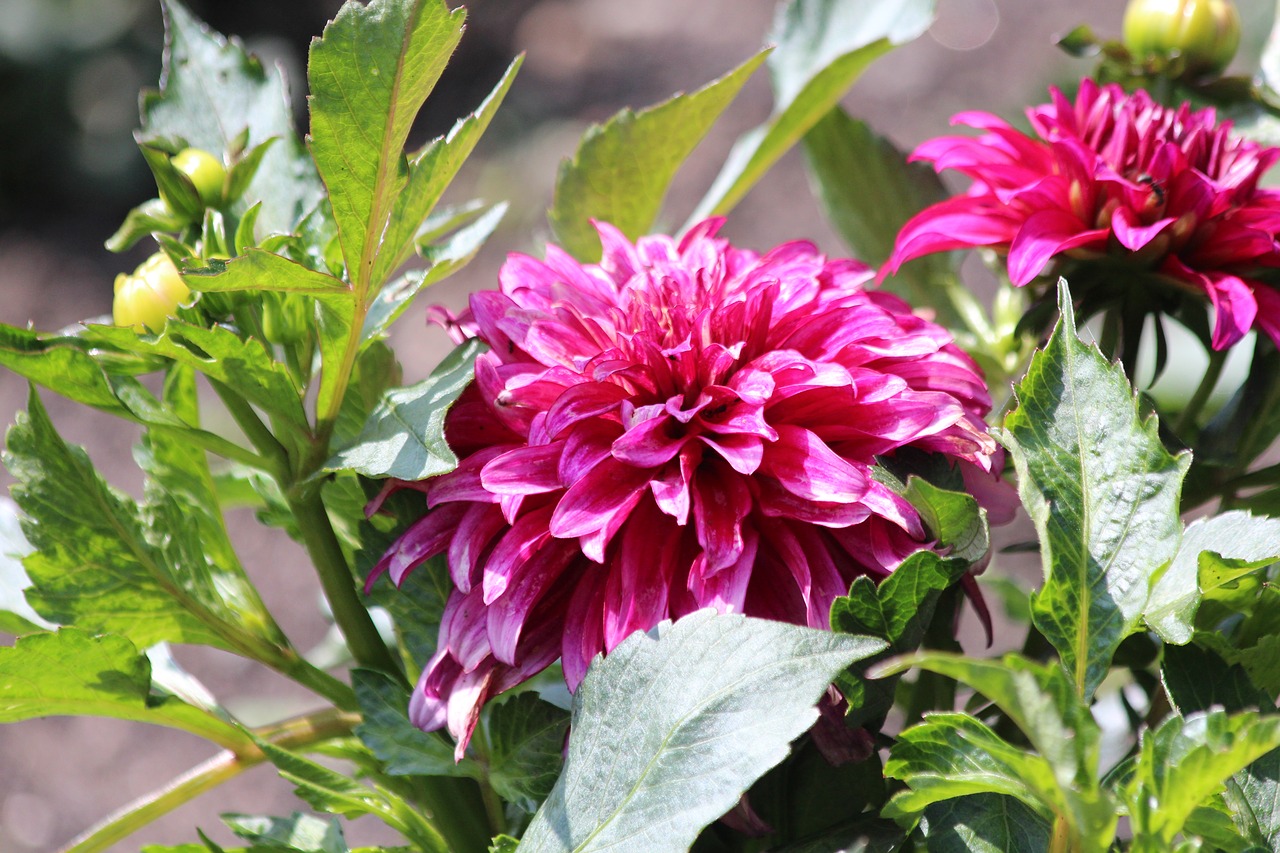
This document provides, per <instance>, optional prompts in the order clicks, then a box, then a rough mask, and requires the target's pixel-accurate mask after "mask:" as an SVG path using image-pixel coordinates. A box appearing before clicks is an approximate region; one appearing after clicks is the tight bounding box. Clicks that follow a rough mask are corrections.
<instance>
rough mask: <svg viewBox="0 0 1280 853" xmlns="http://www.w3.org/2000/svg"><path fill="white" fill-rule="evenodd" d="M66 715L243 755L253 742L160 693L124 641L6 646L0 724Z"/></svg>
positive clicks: (27, 641)
mask: <svg viewBox="0 0 1280 853" xmlns="http://www.w3.org/2000/svg"><path fill="white" fill-rule="evenodd" d="M63 715H66V716H71V715H75V716H87V717H89V716H91V717H111V718H114V719H118V720H136V721H138V722H143V723H151V724H153V725H158V726H168V727H170V728H175V729H181V730H183V731H186V732H191V733H193V734H196V735H199V736H200V737H203V738H208V739H209V740H212V741H214V742H215V743H217V744H219V745H220V746H223V747H225V748H227V749H232V750H237V751H243V750H246V749H248V748H250V747H251V746H252V743H253V741H252V739H251V738H250V737H249V735H248V734H247V733H245V732H244V731H243V730H241V729H240V728H239V727H238V726H236V725H234V724H232V723H230V722H228V721H227V720H224V719H222V718H220V717H218V716H216V715H214V714H212V713H209V712H208V711H205V710H202V709H200V708H196V707H194V706H192V705H188V704H187V703H185V702H183V701H181V700H179V699H177V698H175V697H173V696H168V695H161V694H157V693H156V692H155V691H153V690H152V685H151V664H150V663H149V662H148V661H147V658H146V655H143V654H141V653H140V652H139V651H138V648H137V646H135V645H134V644H133V643H131V642H129V640H128V639H126V638H124V637H121V636H118V635H115V634H103V635H100V636H94V635H92V634H90V633H88V632H86V631H81V630H78V629H76V628H62V629H60V630H59V631H58V632H57V633H52V634H50V633H43V634H32V635H30V636H27V637H22V638H20V639H19V640H18V641H17V644H16V645H14V646H11V647H9V648H0V723H12V722H17V721H19V720H30V719H35V718H38V717H50V716H63Z"/></svg>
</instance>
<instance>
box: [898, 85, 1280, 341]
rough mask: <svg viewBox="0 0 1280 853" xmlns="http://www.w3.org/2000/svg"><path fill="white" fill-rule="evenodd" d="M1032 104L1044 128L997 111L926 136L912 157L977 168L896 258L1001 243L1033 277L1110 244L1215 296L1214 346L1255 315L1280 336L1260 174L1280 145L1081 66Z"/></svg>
mask: <svg viewBox="0 0 1280 853" xmlns="http://www.w3.org/2000/svg"><path fill="white" fill-rule="evenodd" d="M1051 94H1052V102H1051V103H1048V104H1044V105H1042V106H1039V107H1034V108H1032V109H1030V110H1028V111H1027V116H1028V118H1029V119H1030V121H1031V127H1032V130H1033V135H1027V134H1025V133H1023V132H1021V131H1019V130H1016V129H1014V128H1013V127H1011V126H1010V125H1008V124H1007V123H1005V122H1004V121H1002V120H1000V119H999V118H996V117H995V116H993V115H990V114H988V113H979V112H967V113H961V114H959V115H957V116H955V117H954V118H953V120H952V121H953V123H955V124H962V125H967V126H969V127H973V128H977V129H979V130H982V131H984V132H983V133H982V135H980V136H978V137H962V136H947V137H942V138H939V139H934V140H930V141H928V142H925V143H924V144H923V145H921V146H920V147H919V148H917V149H916V150H915V152H914V153H913V154H912V159H913V160H924V161H927V162H931V163H933V165H934V168H935V169H937V170H938V171H939V172H941V171H943V170H944V169H954V170H956V171H958V172H960V173H961V174H963V175H967V176H968V177H970V178H972V179H973V185H972V186H971V187H970V188H969V191H968V192H967V193H966V194H965V195H963V196H958V197H956V198H952V199H948V200H947V201H944V202H940V203H938V204H935V205H933V206H931V207H928V208H926V209H925V210H923V211H921V212H920V213H919V214H917V215H916V216H915V217H914V218H912V219H911V220H910V221H909V222H908V223H907V224H906V225H905V226H904V227H903V229H902V231H901V233H900V234H899V235H898V240H897V245H896V247H895V249H894V252H893V255H892V256H891V257H890V258H889V261H888V263H887V264H886V265H885V270H884V272H886V273H891V272H896V271H897V269H898V268H899V267H900V266H901V265H902V264H904V263H906V262H907V261H910V260H912V259H913V258H918V257H920V256H921V255H927V254H929V253H931V252H940V251H947V250H951V249H966V248H974V247H977V246H989V247H992V248H995V249H998V250H1001V251H1005V252H1007V253H1008V267H1009V277H1010V279H1011V280H1012V281H1013V283H1014V284H1016V285H1024V284H1027V283H1028V282H1030V281H1031V280H1032V279H1034V278H1035V277H1036V276H1038V275H1041V274H1042V273H1045V272H1046V270H1047V268H1048V267H1049V265H1050V261H1051V260H1052V259H1054V258H1055V257H1058V256H1062V255H1067V256H1070V257H1073V258H1086V259H1088V258H1098V257H1100V256H1106V257H1107V258H1108V259H1110V260H1111V261H1119V262H1120V263H1121V264H1122V265H1123V266H1126V267H1127V268H1128V269H1130V270H1136V271H1151V272H1154V273H1156V274H1158V275H1159V276H1161V277H1162V278H1164V279H1166V280H1168V281H1169V282H1170V283H1172V284H1174V285H1176V286H1179V287H1181V288H1182V289H1187V290H1191V291H1194V292H1197V293H1199V294H1202V295H1204V296H1207V297H1208V298H1209V301H1210V302H1211V303H1212V304H1213V306H1214V309H1215V313H1216V321H1215V327H1214V330H1213V347H1214V348H1215V349H1224V348H1226V347H1229V346H1231V345H1232V344H1234V343H1235V342H1236V341H1238V340H1240V338H1241V337H1242V336H1243V335H1244V334H1245V333H1246V332H1248V331H1249V329H1250V328H1251V327H1253V326H1257V327H1258V328H1260V329H1262V330H1263V331H1264V332H1266V333H1267V334H1268V335H1270V336H1271V338H1272V339H1273V340H1275V341H1276V342H1277V343H1278V344H1280V293H1277V291H1276V290H1274V289H1273V288H1272V287H1271V285H1269V284H1264V283H1263V282H1262V281H1261V280H1260V278H1259V276H1260V274H1262V273H1263V272H1264V271H1267V270H1271V269H1273V268H1275V267H1277V266H1280V246H1278V245H1277V242H1276V237H1275V234H1276V232H1277V231H1280V192H1277V191H1276V190H1273V189H1262V188H1259V186H1258V181H1259V179H1260V178H1261V177H1262V174H1263V173H1264V172H1266V171H1267V169H1268V168H1270V167H1271V165H1272V164H1273V163H1274V162H1275V161H1276V158H1277V157H1278V156H1280V149H1277V148H1267V147H1263V146H1261V145H1258V144H1257V143H1255V142H1252V141H1249V140H1246V139H1243V138H1240V137H1238V136H1235V135H1234V134H1232V132H1231V123H1230V122H1223V123H1221V124H1218V123H1217V121H1216V116H1215V113H1214V111H1213V110H1212V109H1206V110H1200V111H1193V110H1192V109H1191V108H1190V107H1189V106H1188V105H1186V104H1183V105H1182V106H1181V107H1179V108H1178V109H1169V108H1167V107H1164V106H1161V105H1160V104H1157V103H1156V102H1155V101H1153V100H1152V99H1151V97H1150V96H1149V95H1148V94H1147V93H1146V92H1142V91H1139V92H1135V93H1134V94H1132V95H1128V94H1125V92H1124V91H1123V90H1122V89H1121V88H1120V87H1119V86H1117V85H1115V84H1111V85H1106V86H1099V85H1098V84H1097V83H1095V82H1094V81H1092V80H1088V79H1086V80H1083V81H1082V82H1081V84H1080V92H1079V94H1078V95H1077V96H1076V100H1075V102H1074V103H1072V102H1071V101H1070V100H1068V99H1067V98H1066V96H1064V95H1063V94H1062V92H1060V91H1058V90H1057V89H1053V90H1051Z"/></svg>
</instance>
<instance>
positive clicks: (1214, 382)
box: [1173, 350, 1227, 436]
mask: <svg viewBox="0 0 1280 853" xmlns="http://www.w3.org/2000/svg"><path fill="white" fill-rule="evenodd" d="M1226 363H1227V351H1226V350H1213V351H1212V352H1210V353H1209V365H1208V366H1207V367H1206V368H1205V369H1204V376H1203V377H1202V378H1201V379H1200V384H1199V385H1197V386H1196V390H1195V393H1194V394H1192V395H1191V399H1190V400H1188V401H1187V406H1186V408H1184V409H1183V410H1182V414H1180V415H1178V420H1177V422H1176V423H1175V424H1174V425H1173V431H1174V433H1175V434H1177V435H1179V436H1183V435H1186V432H1187V430H1189V429H1193V428H1194V427H1195V424H1196V419H1197V418H1199V417H1200V412H1201V411H1203V410H1204V405H1205V403H1207V402H1209V396H1210V395H1211V394H1213V389H1214V388H1216V387H1218V379H1219V378H1221V376H1222V368H1223V366H1224V365H1225V364H1226Z"/></svg>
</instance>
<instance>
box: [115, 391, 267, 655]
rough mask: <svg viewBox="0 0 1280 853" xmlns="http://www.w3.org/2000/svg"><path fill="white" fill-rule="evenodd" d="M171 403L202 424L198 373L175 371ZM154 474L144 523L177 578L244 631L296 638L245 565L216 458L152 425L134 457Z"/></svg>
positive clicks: (175, 433) (178, 435) (148, 486)
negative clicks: (219, 490) (221, 497)
mask: <svg viewBox="0 0 1280 853" xmlns="http://www.w3.org/2000/svg"><path fill="white" fill-rule="evenodd" d="M164 399H165V402H166V403H167V404H168V405H169V406H170V407H171V408H172V409H173V410H174V411H175V412H177V413H179V415H181V416H182V417H183V418H184V419H185V420H187V421H189V422H192V423H199V422H200V414H199V410H198V402H197V397H196V383H195V373H194V371H192V370H191V369H189V368H182V367H175V368H174V369H173V370H171V371H170V373H169V375H168V377H166V379H165V386H164ZM134 457H135V459H136V460H137V462H138V466H139V467H140V468H141V469H142V470H143V471H144V472H145V473H146V474H147V480H146V482H145V485H144V492H145V497H146V500H145V503H144V504H143V506H142V507H141V510H142V520H143V521H144V523H145V530H146V532H147V534H149V538H150V541H151V542H152V544H153V545H154V546H155V547H156V548H158V549H159V550H160V551H161V552H162V553H163V554H164V562H165V564H166V565H168V566H170V567H171V572H172V574H173V575H174V576H175V577H180V578H182V581H183V585H184V587H185V588H186V589H187V590H188V591H189V592H190V593H191V594H192V595H194V596H195V597H196V598H197V599H198V600H199V601H203V602H217V603H218V605H219V609H220V610H223V611H226V613H225V614H224V616H225V617H229V618H231V619H232V620H233V621H234V622H235V623H237V624H238V625H239V626H241V627H242V628H243V629H244V630H246V631H248V632H250V633H252V634H254V635H256V636H259V637H261V638H262V639H263V640H265V641H266V642H268V643H271V644H273V645H276V646H280V647H283V646H286V645H287V644H288V641H287V640H286V639H285V637H284V634H283V633H282V632H281V631H280V628H279V627H278V626H277V625H276V623H275V620H274V619H272V617H271V614H270V613H269V612H268V611H267V608H266V606H265V605H264V604H263V603H262V599H261V598H260V597H259V595H258V591H257V589H255V588H254V586H253V583H252V582H251V581H250V580H249V577H248V575H247V574H246V573H245V571H244V567H243V566H241V565H240V558H239V556H238V555H237V554H236V550H235V546H233V545H232V544H231V537H230V535H229V534H228V533H227V526H226V521H225V520H224V519H223V517H222V510H221V508H220V507H219V506H218V500H217V496H216V495H215V492H214V485H213V475H212V474H211V473H210V471H209V459H208V456H207V454H206V453H205V451H204V450H202V449H201V448H199V447H197V446H195V445H193V444H192V443H191V442H190V441H189V440H187V438H186V436H185V435H184V434H183V433H182V432H181V431H176V430H171V429H167V428H165V427H151V428H150V429H148V430H147V432H146V433H145V434H144V435H143V438H142V442H141V443H140V444H139V446H138V448H137V449H136V451H135V453H134Z"/></svg>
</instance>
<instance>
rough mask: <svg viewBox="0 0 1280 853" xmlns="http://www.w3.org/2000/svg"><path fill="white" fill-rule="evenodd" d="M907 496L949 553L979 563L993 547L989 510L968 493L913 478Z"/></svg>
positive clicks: (910, 479) (907, 489)
mask: <svg viewBox="0 0 1280 853" xmlns="http://www.w3.org/2000/svg"><path fill="white" fill-rule="evenodd" d="M903 497H905V498H906V499H907V500H909V501H911V505H912V506H914V507H915V508H916V510H917V511H918V512H919V513H920V518H921V519H922V520H923V521H924V523H925V525H926V527H928V529H929V532H930V533H931V534H932V535H933V538H935V539H937V540H938V543H939V544H941V545H943V546H944V547H946V548H947V549H948V550H947V556H948V557H954V558H956V559H960V560H964V561H965V562H967V563H970V564H972V563H976V562H978V561H979V560H981V559H982V558H983V557H985V556H986V555H987V552H988V551H989V550H990V549H991V530H990V528H989V527H988V525H987V511H986V509H984V508H983V507H982V506H981V505H979V503H978V501H977V499H976V498H974V497H973V496H972V495H970V494H968V493H967V492H956V491H949V490H947V489H940V488H938V487H937V486H935V485H934V484H933V483H930V482H929V481H928V480H926V479H924V478H923V477H909V478H908V479H907V487H906V490H905V491H904V492H903Z"/></svg>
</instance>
